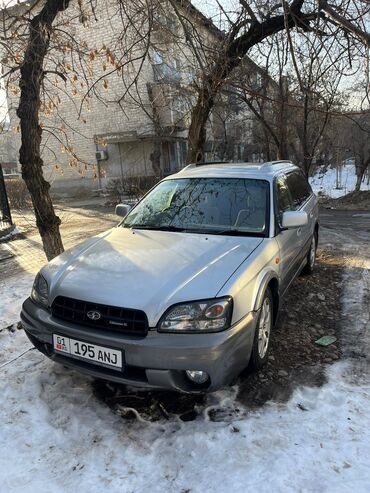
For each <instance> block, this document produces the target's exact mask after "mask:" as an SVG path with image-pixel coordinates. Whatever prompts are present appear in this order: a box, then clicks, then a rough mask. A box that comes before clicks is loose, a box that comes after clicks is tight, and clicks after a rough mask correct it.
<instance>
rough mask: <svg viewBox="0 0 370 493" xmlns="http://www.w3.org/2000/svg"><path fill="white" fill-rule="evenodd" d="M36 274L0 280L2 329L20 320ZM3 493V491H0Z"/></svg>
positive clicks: (0, 325) (0, 323) (0, 322)
mask: <svg viewBox="0 0 370 493" xmlns="http://www.w3.org/2000/svg"><path fill="white" fill-rule="evenodd" d="M34 278H35V276H34V274H24V275H22V276H15V277H10V278H7V279H5V280H4V281H3V280H1V278H0V293H1V297H0V329H2V328H3V327H7V326H8V325H11V324H15V323H17V322H18V320H19V313H20V311H21V307H22V303H23V301H24V300H25V299H26V298H28V296H30V294H31V288H32V284H33V280H34ZM0 493H1V489H0Z"/></svg>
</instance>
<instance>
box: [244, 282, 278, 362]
mask: <svg viewBox="0 0 370 493" xmlns="http://www.w3.org/2000/svg"><path fill="white" fill-rule="evenodd" d="M272 324H273V300H272V294H271V291H270V289H269V288H267V289H266V292H265V295H264V297H263V301H262V306H261V310H260V313H259V315H258V319H257V325H256V330H255V334H254V339H253V348H252V355H251V361H250V364H251V367H252V368H253V369H255V370H258V369H260V368H262V366H263V365H264V364H265V363H266V361H267V357H268V352H269V348H270V336H271V330H272Z"/></svg>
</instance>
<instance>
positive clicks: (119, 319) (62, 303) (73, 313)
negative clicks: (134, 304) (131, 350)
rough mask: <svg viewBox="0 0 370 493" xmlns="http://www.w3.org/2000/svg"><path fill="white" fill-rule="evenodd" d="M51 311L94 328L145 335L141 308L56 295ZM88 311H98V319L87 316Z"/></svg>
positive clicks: (146, 322)
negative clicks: (102, 303)
mask: <svg viewBox="0 0 370 493" xmlns="http://www.w3.org/2000/svg"><path fill="white" fill-rule="evenodd" d="M51 312H52V315H53V317H55V318H60V319H62V320H66V321H67V322H72V323H75V324H78V325H86V326H88V327H95V328H96V329H105V330H107V329H108V330H111V331H114V332H120V333H123V334H137V335H146V334H147V332H148V319H147V317H146V315H145V313H144V312H143V311H141V310H132V309H129V308H119V307H117V306H109V305H101V304H99V303H90V302H88V301H80V300H75V299H72V298H67V297H65V296H57V297H56V298H55V300H54V301H53V304H52V306H51ZM89 312H99V313H100V318H99V319H98V320H92V319H90V318H89V317H88V316H87V314H88V313H89Z"/></svg>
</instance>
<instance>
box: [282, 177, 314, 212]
mask: <svg viewBox="0 0 370 493" xmlns="http://www.w3.org/2000/svg"><path fill="white" fill-rule="evenodd" d="M286 183H287V185H288V189H289V191H290V195H291V196H292V203H293V210H297V209H299V208H300V207H301V206H302V204H303V203H304V202H306V200H307V199H308V198H309V196H310V195H311V193H312V189H311V187H310V185H309V184H308V182H307V180H306V178H305V177H304V176H303V174H302V173H301V172H300V171H294V172H293V173H289V174H288V175H287V177H286Z"/></svg>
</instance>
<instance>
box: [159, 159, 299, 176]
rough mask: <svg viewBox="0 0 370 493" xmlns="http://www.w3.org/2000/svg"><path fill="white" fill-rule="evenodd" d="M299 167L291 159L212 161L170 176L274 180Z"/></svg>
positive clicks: (191, 165) (186, 168)
mask: <svg viewBox="0 0 370 493" xmlns="http://www.w3.org/2000/svg"><path fill="white" fill-rule="evenodd" d="M295 169H299V168H298V167H297V166H295V165H294V164H293V163H292V162H291V161H267V162H265V163H232V162H212V163H199V164H189V165H188V166H186V167H185V168H183V169H182V170H180V171H179V172H178V173H176V174H174V175H171V176H168V177H167V179H168V178H253V179H260V180H263V179H265V180H272V179H273V178H274V177H275V176H276V175H279V174H281V173H284V172H288V171H293V170H295Z"/></svg>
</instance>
